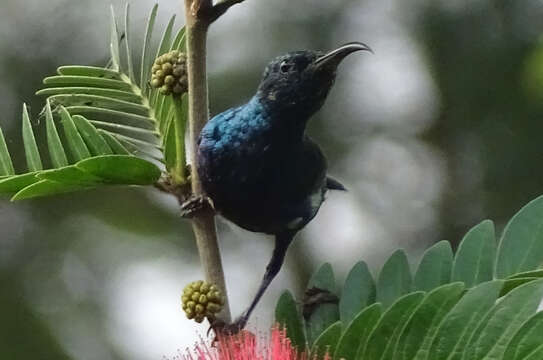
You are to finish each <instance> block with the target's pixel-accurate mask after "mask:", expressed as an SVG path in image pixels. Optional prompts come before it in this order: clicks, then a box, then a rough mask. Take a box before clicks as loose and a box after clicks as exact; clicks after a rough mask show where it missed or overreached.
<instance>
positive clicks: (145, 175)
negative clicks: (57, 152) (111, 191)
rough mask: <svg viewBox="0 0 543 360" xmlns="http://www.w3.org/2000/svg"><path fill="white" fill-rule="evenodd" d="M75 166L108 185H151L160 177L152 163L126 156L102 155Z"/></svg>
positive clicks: (157, 169)
mask: <svg viewBox="0 0 543 360" xmlns="http://www.w3.org/2000/svg"><path fill="white" fill-rule="evenodd" d="M76 166H77V167H78V168H79V169H81V170H83V171H85V172H88V173H90V174H92V175H95V176H98V177H100V178H102V179H104V182H107V183H110V184H127V185H151V184H154V183H155V182H156V181H157V180H158V179H159V177H160V174H161V172H160V169H159V168H158V167H157V166H156V165H155V164H153V163H151V162H149V161H147V160H143V159H140V158H137V157H135V156H127V155H102V156H96V157H92V158H88V159H85V160H83V161H80V162H78V163H77V164H76Z"/></svg>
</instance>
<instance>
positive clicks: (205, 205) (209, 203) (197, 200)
mask: <svg viewBox="0 0 543 360" xmlns="http://www.w3.org/2000/svg"><path fill="white" fill-rule="evenodd" d="M204 210H206V211H212V212H215V204H213V200H211V198H209V197H207V196H205V195H192V196H191V197H190V198H188V199H187V200H185V202H183V203H182V204H181V216H182V217H184V218H192V217H194V216H195V215H196V214H197V213H198V212H200V211H204Z"/></svg>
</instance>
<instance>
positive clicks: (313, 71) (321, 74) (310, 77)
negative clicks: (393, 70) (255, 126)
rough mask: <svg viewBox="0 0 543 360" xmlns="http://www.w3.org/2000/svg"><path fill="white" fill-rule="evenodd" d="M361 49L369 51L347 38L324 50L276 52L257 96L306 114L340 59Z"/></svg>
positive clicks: (317, 105) (323, 93) (325, 90)
mask: <svg viewBox="0 0 543 360" xmlns="http://www.w3.org/2000/svg"><path fill="white" fill-rule="evenodd" d="M361 50H365V51H370V52H371V49H370V48H369V47H368V46H367V45H365V44H363V43H360V42H351V43H348V44H345V45H342V46H340V47H339V48H337V49H334V50H332V51H330V52H328V53H324V52H319V51H309V50H304V51H294V52H290V53H287V54H285V55H282V56H279V57H277V58H275V59H274V60H272V61H271V62H270V63H269V64H268V66H267V67H266V70H265V71H264V75H263V77H262V81H261V83H260V85H259V87H258V92H257V97H258V98H259V100H260V101H261V102H262V103H263V104H265V105H266V106H269V107H270V108H272V109H274V110H277V111H281V112H282V111H287V112H290V113H292V114H293V115H296V114H299V115H302V117H303V116H304V115H305V116H310V115H312V114H313V113H315V112H316V111H317V110H319V109H320V108H321V106H322V105H323V103H324V100H325V99H326V96H327V95H328V92H329V91H330V89H331V88H332V85H333V84H334V80H335V78H336V70H337V68H338V65H339V64H340V63H341V61H342V60H343V59H345V57H347V55H349V54H352V53H353V52H356V51H361Z"/></svg>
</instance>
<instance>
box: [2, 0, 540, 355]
mask: <svg viewBox="0 0 543 360" xmlns="http://www.w3.org/2000/svg"><path fill="white" fill-rule="evenodd" d="M110 3H113V5H114V6H115V8H116V9H117V12H118V13H119V14H121V13H122V10H123V8H124V3H125V2H124V1H120V0H113V1H109V0H108V1H106V0H96V1H93V2H83V1H73V0H72V1H70V0H51V1H47V2H44V1H39V0H17V1H15V0H3V1H2V2H1V4H0V34H2V36H1V37H0V80H1V81H0V94H1V96H0V105H1V109H2V115H1V116H0V126H1V127H2V128H3V130H4V133H5V135H6V138H7V139H8V146H9V147H10V151H11V152H12V155H14V157H15V158H16V159H17V162H16V164H15V165H16V167H17V168H18V169H19V170H22V169H23V166H24V163H23V162H24V156H23V154H22V152H21V151H22V145H21V140H20V114H21V106H22V102H23V101H24V102H27V103H28V104H30V106H31V112H32V114H33V115H34V116H35V118H37V117H36V115H37V114H38V112H39V110H40V107H41V106H42V105H43V103H42V100H43V99H39V98H37V97H35V96H34V95H33V94H34V92H35V91H36V90H37V89H39V88H40V84H41V79H42V78H43V77H45V76H47V75H51V74H53V73H54V71H55V69H56V67H58V66H59V65H64V64H89V65H104V64H106V63H107V53H108V21H109V20H108V15H109V5H110ZM131 4H132V19H133V21H134V28H135V29H136V30H139V32H140V38H138V37H137V36H134V37H133V39H132V40H133V41H134V43H135V44H137V43H138V42H141V32H143V28H144V26H145V25H144V23H145V18H146V16H147V14H148V12H149V10H150V8H151V7H152V2H150V1H144V0H133V1H131ZM181 8H182V7H181V6H180V2H179V1H177V0H169V1H165V0H164V1H160V9H159V20H160V23H161V24H164V23H165V22H166V21H167V18H168V17H169V16H170V15H171V14H172V13H174V12H179V11H181ZM179 15H180V16H179V19H182V14H179ZM542 34H543V1H542V0H524V1H504V0H496V1H488V0H477V1H466V0H427V1H424V0H419V1H409V2H408V1H400V0H385V1H380V0H344V1H325V0H312V1H310V0H298V1H288V0H275V1H258V0H247V1H246V2H245V3H243V4H242V5H237V6H235V7H234V8H232V9H231V10H230V11H229V12H228V13H227V15H226V16H225V17H223V18H222V19H220V20H219V22H218V23H216V24H215V25H214V26H213V28H212V30H211V32H210V43H209V49H210V51H209V60H208V63H209V70H210V79H209V80H210V92H211V111H212V113H213V114H216V113H218V112H220V111H222V110H225V109H226V108H228V107H230V106H234V105H238V104H240V103H242V102H243V101H244V100H246V99H248V97H250V96H251V95H252V93H253V92H254V90H255V88H256V85H257V83H258V81H259V78H260V75H261V72H262V69H263V68H264V66H265V65H266V63H267V61H269V60H270V59H271V58H272V57H274V56H276V55H279V54H281V53H284V52H287V51H290V50H296V49H304V48H308V49H322V50H327V49H331V48H333V47H335V46H337V45H340V44H341V43H344V42H347V41H353V40H359V41H364V42H366V43H368V44H369V45H370V46H371V47H372V48H373V49H374V50H375V55H367V54H366V55H354V56H352V57H350V58H349V59H347V60H346V61H345V62H344V64H343V65H342V67H341V69H340V72H339V75H338V79H337V83H336V86H335V88H334V90H333V91H332V93H331V95H330V97H329V99H328V101H327V103H326V105H325V107H324V108H323V110H322V111H321V112H320V113H319V114H318V115H317V116H316V117H315V118H314V119H313V121H312V122H311V123H310V126H309V130H308V131H309V133H310V134H311V136H313V137H314V138H315V139H316V140H317V141H318V142H319V143H321V144H322V146H323V148H324V150H325V152H326V154H327V155H328V157H329V162H330V172H331V173H332V174H333V175H334V176H335V177H337V178H338V179H341V180H342V181H343V182H344V183H345V184H346V185H347V186H348V187H349V189H350V191H349V192H348V193H345V194H336V193H333V194H330V195H329V197H328V198H329V199H328V201H327V202H326V203H325V205H324V206H323V208H322V209H321V212H320V213H319V215H318V216H317V218H316V219H315V220H314V221H313V222H312V223H311V224H310V225H309V226H308V228H307V229H306V230H304V231H303V232H302V233H301V234H300V235H299V239H298V240H297V241H296V243H295V246H294V247H293V249H292V250H291V252H290V254H289V256H288V259H287V266H286V268H285V269H284V270H283V272H282V273H281V275H280V276H279V278H278V280H277V281H276V282H275V283H274V284H273V285H272V288H271V290H270V292H269V293H268V294H267V296H266V297H265V299H264V301H263V302H262V303H261V305H260V306H259V308H258V314H257V316H256V317H255V318H254V319H253V322H252V324H251V326H252V327H253V328H259V329H265V328H266V327H267V326H268V325H269V324H270V322H271V317H272V306H273V304H274V302H275V301H276V299H277V295H278V294H279V292H280V291H281V290H282V289H283V288H285V287H288V288H290V289H292V290H293V291H295V292H296V293H297V294H298V295H299V294H301V292H302V286H303V284H304V282H305V281H306V279H307V278H308V276H309V274H310V273H311V271H313V270H314V269H315V268H316V266H317V265H318V264H320V263H321V262H324V261H329V262H331V263H332V264H333V265H334V266H335V268H336V269H337V277H338V278H339V279H342V278H343V277H344V276H345V272H346V271H347V269H348V268H349V267H350V266H351V265H352V264H353V263H354V262H356V261H357V260H360V259H362V260H365V261H366V262H368V264H369V265H370V267H371V268H372V269H373V271H374V272H376V271H378V270H379V268H380V266H381V265H382V263H383V260H384V259H385V258H386V257H387V256H388V255H389V254H390V253H391V252H392V251H393V250H394V249H396V248H398V247H402V248H404V249H406V251H407V252H408V253H409V254H410V256H411V260H412V262H413V263H416V262H417V259H418V258H419V257H420V254H421V253H422V251H423V250H424V248H426V247H427V246H428V244H430V243H433V242H435V241H438V240H441V239H447V240H450V241H451V242H452V243H453V245H455V244H457V243H458V241H459V240H460V239H461V237H462V235H463V234H464V233H465V232H466V231H467V230H468V228H469V227H471V226H472V225H474V224H476V223H478V222H479V221H481V220H483V219H485V218H490V219H493V220H495V221H496V223H497V226H498V228H499V229H501V228H503V226H504V224H505V222H506V221H507V220H508V219H509V217H510V216H511V215H512V214H513V213H514V212H516V210H518V209H519V208H520V207H521V206H522V205H524V204H525V203H526V202H528V201H529V200H531V199H533V198H535V197H536V196H538V195H540V194H542V193H543V167H542V166H541V164H543V145H542V144H543V141H542V139H543V38H542V37H541V35H542ZM219 230H220V234H221V245H222V249H223V255H224V258H225V266H226V272H227V277H228V286H229V291H230V294H231V298H232V300H231V301H232V309H233V312H234V313H235V314H238V313H239V312H240V311H242V309H243V308H244V307H245V306H246V305H247V302H248V301H249V298H250V296H251V295H252V294H253V292H254V291H255V289H256V284H257V282H258V280H259V279H260V277H261V275H262V273H263V271H264V266H265V263H266V262H267V260H268V257H269V256H270V254H271V248H272V242H271V241H270V240H269V239H267V238H266V237H265V236H262V235H255V234H250V233H247V232H245V231H242V230H240V229H238V228H235V227H234V226H233V225H230V224H227V223H225V222H223V221H220V222H219ZM201 277H202V275H201V272H200V269H199V266H198V259H197V257H196V249H195V246H194V244H193V238H192V234H191V232H190V228H189V226H188V224H187V223H186V222H185V221H183V220H181V219H180V218H179V216H178V210H177V208H176V204H175V202H174V200H173V199H171V198H169V197H167V196H165V195H162V194H159V193H158V192H157V191H154V190H152V189H148V190H146V189H139V188H111V189H107V190H101V191H93V192H87V193H78V194H71V195H70V194H69V195H64V196H58V197H55V198H49V199H43V200H32V201H27V202H22V203H15V204H13V203H10V202H9V201H8V200H7V199H2V200H0V291H1V293H0V359H40V360H41V359H68V358H71V359H100V360H109V359H160V358H162V356H167V357H171V356H174V355H175V354H176V353H177V351H178V349H181V351H182V350H183V349H184V348H185V347H186V346H191V345H192V344H193V343H194V341H196V340H197V339H198V335H199V334H201V335H205V331H206V330H207V328H206V326H205V325H201V326H196V325H194V324H193V323H192V322H189V321H188V320H186V319H184V317H183V315H182V313H181V309H180V304H179V301H180V300H179V297H180V293H181V289H182V288H183V286H184V285H185V284H186V283H187V282H188V281H192V280H195V279H198V278H201Z"/></svg>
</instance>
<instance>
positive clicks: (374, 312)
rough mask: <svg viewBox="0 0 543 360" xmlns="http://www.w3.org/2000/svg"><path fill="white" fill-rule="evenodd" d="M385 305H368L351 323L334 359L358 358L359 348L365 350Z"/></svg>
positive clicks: (341, 339) (340, 341)
mask: <svg viewBox="0 0 543 360" xmlns="http://www.w3.org/2000/svg"><path fill="white" fill-rule="evenodd" d="M382 309H383V307H382V306H381V304H379V303H376V304H372V305H370V306H368V307H366V308H365V309H364V310H362V311H361V312H360V313H359V314H357V315H356V316H355V317H354V319H353V321H351V322H350V323H349V325H348V326H347V328H346V329H345V332H344V333H343V334H342V335H341V338H340V339H339V342H338V346H337V349H336V352H335V353H334V359H335V360H340V359H342V358H343V359H355V358H356V359H358V356H357V353H358V351H359V349H361V350H364V347H365V346H366V343H367V341H368V338H369V335H370V333H371V331H372V330H373V328H374V327H375V325H377V322H378V321H379V319H380V318H381V314H382V311H383V310H382Z"/></svg>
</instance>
